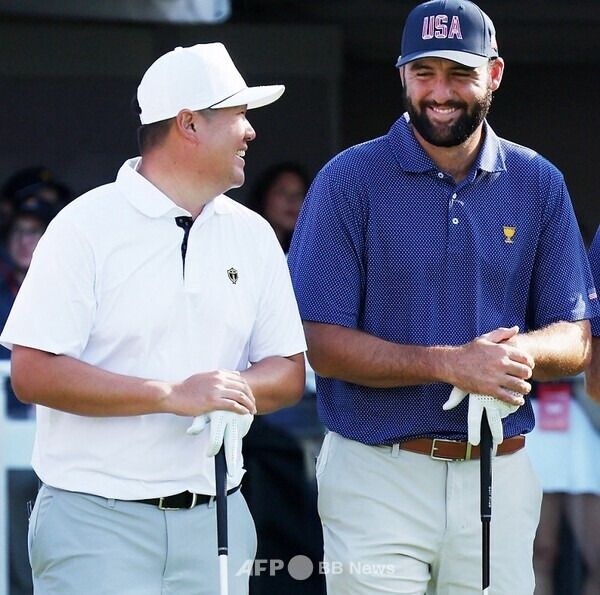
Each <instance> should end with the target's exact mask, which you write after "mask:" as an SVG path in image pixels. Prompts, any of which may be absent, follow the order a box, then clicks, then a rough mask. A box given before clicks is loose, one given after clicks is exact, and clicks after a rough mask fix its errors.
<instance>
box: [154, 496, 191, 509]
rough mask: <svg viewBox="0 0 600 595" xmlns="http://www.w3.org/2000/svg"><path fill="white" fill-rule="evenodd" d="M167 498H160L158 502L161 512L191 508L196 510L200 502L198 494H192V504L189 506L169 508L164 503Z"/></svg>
mask: <svg viewBox="0 0 600 595" xmlns="http://www.w3.org/2000/svg"><path fill="white" fill-rule="evenodd" d="M164 500H165V498H159V500H158V509H159V510H181V509H184V510H189V509H190V508H194V507H195V506H196V501H197V500H198V495H197V494H192V502H191V504H190V505H189V506H179V507H174V508H173V507H169V506H164V504H163V502H164Z"/></svg>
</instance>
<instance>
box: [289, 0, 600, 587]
mask: <svg viewBox="0 0 600 595" xmlns="http://www.w3.org/2000/svg"><path fill="white" fill-rule="evenodd" d="M396 67H397V68H398V69H399V75H400V79H401V83H402V86H403V95H404V100H405V107H406V113H404V114H403V115H402V116H401V117H400V118H399V119H398V120H397V121H396V122H395V123H394V124H393V125H392V127H391V129H390V131H389V132H388V134H387V135H385V136H383V137H380V138H377V139H374V140H372V141H368V142H366V143H363V144H361V145H358V146H355V147H351V148H349V149H347V150H346V151H344V152H342V153H341V154H339V155H338V156H336V157H334V158H333V159H332V160H331V161H330V162H329V163H328V164H326V165H325V166H324V168H323V169H322V170H321V171H320V172H319V174H318V175H317V177H316V179H315V181H314V182H313V184H312V186H311V189H310V190H309V192H308V195H307V197H306V199H305V201H304V205H303V207H302V211H301V213H300V216H299V219H298V223H297V225H296V230H295V232H294V236H293V239H292V244H291V248H290V252H289V255H288V263H289V265H290V270H291V272H292V281H293V284H294V289H295V291H296V297H297V299H298V304H299V307H300V314H301V316H302V318H303V320H304V326H305V332H306V337H307V342H308V347H309V349H308V352H307V353H308V356H309V360H310V363H311V364H312V366H313V368H314V370H315V372H316V374H317V398H318V407H319V413H320V415H321V419H322V421H323V422H324V424H325V426H326V427H327V428H328V430H329V432H328V433H327V435H326V437H325V440H324V443H323V447H322V449H321V451H320V454H319V458H318V461H317V469H316V474H317V479H318V486H319V513H320V516H321V520H322V523H323V531H324V549H325V554H324V564H325V568H329V569H330V572H328V573H327V586H328V592H331V593H344V595H354V594H360V595H365V594H371V593H373V594H374V593H384V592H386V593H411V594H414V595H417V594H419V595H421V594H423V593H425V592H427V593H446V594H454V593H455V594H459V593H460V594H461V595H465V594H467V593H473V594H474V593H481V588H482V578H481V577H482V531H481V520H480V502H479V501H480V493H481V492H480V487H481V486H480V476H479V460H478V458H479V455H480V446H479V442H480V423H481V419H482V417H483V412H484V411H485V413H486V414H487V418H488V420H489V422H490V426H491V433H492V436H493V440H494V450H495V456H494V458H493V474H494V480H493V494H492V500H493V506H492V510H493V517H492V523H491V548H490V550H491V570H490V576H491V586H490V588H489V591H488V590H487V589H486V592H489V593H490V594H495V595H500V594H502V595H506V594H508V593H511V594H512V593H518V594H519V595H525V594H531V593H533V590H534V582H535V581H534V573H533V567H532V552H533V540H534V536H535V532H536V527H537V524H538V520H539V514H540V503H541V498H542V492H541V489H540V482H539V479H538V477H537V476H536V474H535V472H534V470H533V468H532V466H531V463H530V460H529V458H528V455H527V451H526V448H524V446H525V435H526V434H527V433H528V432H529V431H531V429H532V428H533V425H534V416H533V412H532V408H531V403H530V402H529V401H528V398H527V394H528V393H529V391H530V389H531V384H530V381H531V379H532V378H533V379H537V380H547V379H551V378H556V377H562V376H565V375H568V374H576V373H579V372H581V371H582V370H583V369H584V368H585V366H586V364H587V363H588V361H589V350H590V328H589V321H588V320H587V319H589V318H590V317H593V316H596V315H597V313H598V305H597V297H596V292H595V290H594V289H593V280H592V277H591V273H590V270H589V264H588V262H587V258H586V253H585V248H584V245H583V241H582V239H581V236H580V233H579V229H578V226H577V222H576V220H575V216H574V213H573V208H572V205H571V201H570V198H569V195H568V192H567V188H566V186H565V183H564V179H563V176H562V174H561V173H560V172H559V171H558V170H557V169H556V168H555V167H554V166H553V165H552V164H551V163H549V162H548V161H547V160H545V159H544V158H543V157H541V156H540V155H538V154H536V153H535V152H534V151H532V150H530V149H527V148H525V147H521V146H518V145H516V144H514V143H511V142H508V141H506V140H504V139H501V138H500V137H498V136H497V135H496V134H495V133H494V131H493V130H492V128H491V127H490V125H489V124H488V122H487V121H486V115H487V113H488V110H489V107H490V103H491V100H492V95H493V93H494V92H495V91H497V90H498V88H499V86H500V83H501V81H502V76H503V73H504V61H503V60H502V58H501V57H500V56H499V55H498V45H497V41H496V33H495V29H494V25H493V24H492V21H491V20H490V18H489V17H488V16H487V15H486V14H485V13H484V12H483V11H481V9H480V8H479V7H478V6H476V5H475V4H473V3H471V2H469V1H467V0H447V1H446V0H433V1H431V2H425V3H423V4H420V5H418V6H416V7H415V8H414V9H413V10H412V11H411V12H410V14H409V15H408V17H407V20H406V23H405V27H404V32H403V35H402V50H401V55H400V57H399V58H398V60H397V62H396ZM467 395H469V396H468V398H467Z"/></svg>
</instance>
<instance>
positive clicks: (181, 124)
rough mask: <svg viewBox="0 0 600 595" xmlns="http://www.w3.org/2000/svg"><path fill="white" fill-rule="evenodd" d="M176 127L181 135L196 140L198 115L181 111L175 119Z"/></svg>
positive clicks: (188, 111)
mask: <svg viewBox="0 0 600 595" xmlns="http://www.w3.org/2000/svg"><path fill="white" fill-rule="evenodd" d="M175 126H176V127H177V130H178V131H179V133H180V134H182V135H183V136H185V137H187V138H189V139H190V140H191V139H194V140H195V139H196V127H197V118H196V114H195V113H194V112H193V111H191V110H189V109H183V110H181V111H180V112H179V113H178V114H177V116H176V118H175Z"/></svg>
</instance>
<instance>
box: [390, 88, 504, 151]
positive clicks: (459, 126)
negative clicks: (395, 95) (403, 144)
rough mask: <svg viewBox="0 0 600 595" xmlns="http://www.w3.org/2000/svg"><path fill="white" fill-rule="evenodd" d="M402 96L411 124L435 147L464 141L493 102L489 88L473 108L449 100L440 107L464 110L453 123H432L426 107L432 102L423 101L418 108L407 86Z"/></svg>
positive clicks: (449, 145) (480, 121)
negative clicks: (409, 94)
mask: <svg viewBox="0 0 600 595" xmlns="http://www.w3.org/2000/svg"><path fill="white" fill-rule="evenodd" d="M402 96H403V99H404V105H405V107H406V111H408V115H409V116H410V121H411V124H412V125H413V126H414V127H415V129H416V130H417V132H418V133H419V134H420V135H421V136H422V137H423V138H424V139H425V140H426V141H427V142H428V143H429V144H431V145H434V146H435V147H456V146H457V145H460V144H462V143H464V142H465V141H466V140H467V139H468V138H469V137H470V136H471V135H472V134H473V133H474V132H475V130H477V127H478V126H479V125H480V124H481V123H482V122H483V120H484V118H485V117H486V116H487V113H488V112H489V110H490V105H491V103H492V90H491V89H488V90H487V91H486V94H485V95H484V96H483V97H481V98H480V99H478V100H477V101H476V102H475V103H474V104H473V105H472V107H471V108H469V106H468V105H467V104H466V103H465V102H462V101H447V102H446V103H444V104H441V105H440V107H455V108H458V109H462V110H463V112H462V114H461V115H460V116H459V118H458V120H456V122H454V123H453V124H449V125H440V124H434V123H432V122H431V120H430V119H429V118H428V117H427V110H426V107H427V105H430V102H427V103H425V102H421V104H420V105H419V108H420V109H419V110H417V107H416V106H415V104H414V103H413V102H412V101H411V99H410V97H408V94H407V92H406V87H404V88H403V91H402Z"/></svg>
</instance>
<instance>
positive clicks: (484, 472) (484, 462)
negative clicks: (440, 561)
mask: <svg viewBox="0 0 600 595" xmlns="http://www.w3.org/2000/svg"><path fill="white" fill-rule="evenodd" d="M492 448H493V443H492V433H491V431H490V425H489V423H488V420H487V415H486V411H485V410H484V411H483V416H482V418H481V459H480V486H481V553H482V558H481V560H482V562H481V581H482V592H483V594H484V595H485V594H486V593H487V592H488V589H489V586H490V522H491V520H492Z"/></svg>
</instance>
